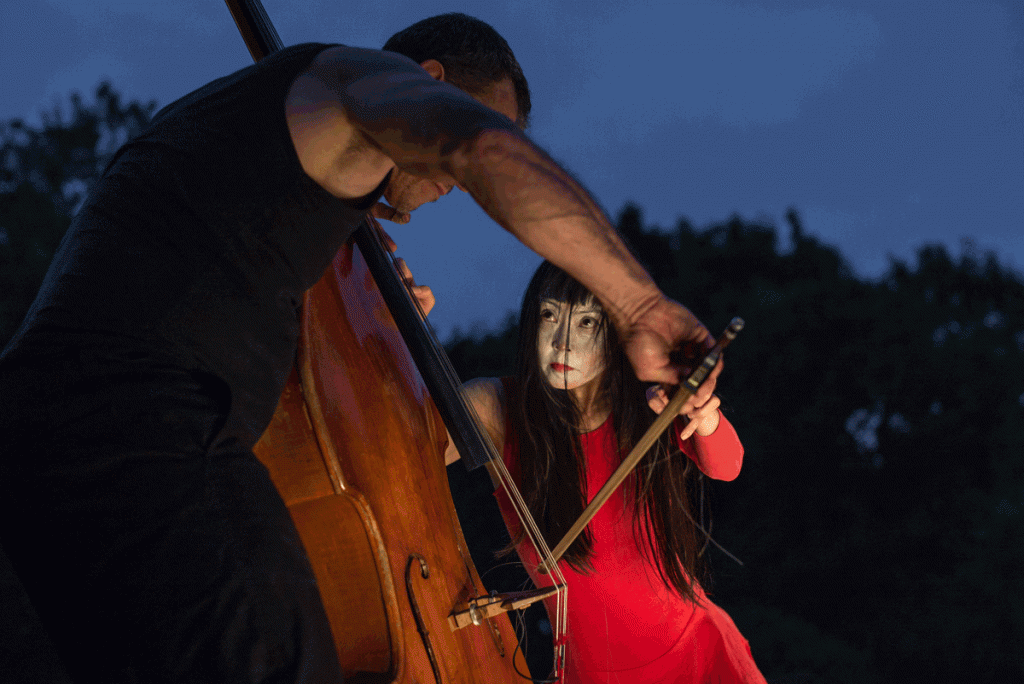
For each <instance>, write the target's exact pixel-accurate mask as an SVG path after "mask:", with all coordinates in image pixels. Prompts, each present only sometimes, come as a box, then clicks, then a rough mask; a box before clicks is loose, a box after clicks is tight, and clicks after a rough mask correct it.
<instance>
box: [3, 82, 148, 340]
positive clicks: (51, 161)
mask: <svg viewBox="0 0 1024 684" xmlns="http://www.w3.org/2000/svg"><path fill="white" fill-rule="evenodd" d="M70 109H71V111H70V115H68V116H66V115H65V112H64V111H62V109H61V108H60V107H56V108H54V110H53V111H52V112H51V113H49V114H46V115H44V116H43V117H42V127H40V128H35V127H32V126H29V125H27V124H26V123H25V122H23V121H21V120H20V119H14V120H12V121H5V122H0V348H2V346H3V345H4V344H5V343H6V342H7V340H8V339H9V338H10V336H11V335H12V334H13V333H14V330H15V328H16V327H17V326H18V324H19V323H20V322H21V319H22V318H24V316H25V313H26V312H27V311H28V307H29V305H31V303H32V300H33V299H34V298H35V295H36V292H37V291H38V290H39V286H40V284H42V282H43V276H44V275H45V274H46V269H47V267H48V266H49V265H50V260H51V259H52V258H53V254H54V252H55V251H56V250H57V246H58V245H59V244H60V240H61V238H62V237H63V236H64V232H65V231H66V230H67V229H68V226H69V225H70V224H71V217H72V216H73V215H74V213H75V211H77V210H78V208H79V207H80V206H81V205H82V202H83V201H84V200H85V197H86V195H87V194H88V192H89V189H90V188H91V187H92V185H93V183H95V182H96V179H97V178H99V175H100V173H101V172H102V170H103V167H104V166H105V165H106V163H107V161H108V160H109V159H110V157H111V155H113V153H114V152H116V151H117V149H118V148H119V147H120V146H121V145H123V144H124V143H125V142H126V141H128V140H129V139H130V138H132V137H134V136H135V135H138V134H139V133H140V132H141V131H142V130H143V129H144V128H145V127H146V126H147V125H148V124H149V120H150V117H151V115H152V113H153V111H154V110H155V109H156V103H155V102H150V103H148V104H146V105H141V104H139V103H138V102H134V101H132V102H129V103H128V104H123V103H122V102H121V97H120V95H118V93H117V92H116V91H115V90H114V89H113V88H112V87H111V86H110V84H109V83H102V84H100V86H99V87H98V88H97V89H96V101H95V103H93V104H91V105H89V104H85V103H83V102H82V98H81V96H80V95H78V94H77V93H76V94H74V95H72V96H71V108H70Z"/></svg>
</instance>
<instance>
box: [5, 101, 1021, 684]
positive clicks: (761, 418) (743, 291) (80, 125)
mask: <svg viewBox="0 0 1024 684" xmlns="http://www.w3.org/2000/svg"><path fill="white" fill-rule="evenodd" d="M153 110H154V105H153V104H149V105H147V106H142V105H139V104H137V103H129V104H127V105H124V104H122V103H121V101H120V98H119V97H118V96H117V94H116V93H115V92H114V91H113V90H112V89H111V88H110V87H109V86H108V85H104V86H101V88H100V89H99V90H98V91H97V94H96V102H95V104H92V105H86V104H83V103H82V101H81V99H80V98H78V97H74V98H72V101H71V113H70V115H69V116H67V117H63V116H62V114H61V113H60V112H54V114H53V115H51V116H48V117H46V119H45V120H44V122H43V125H42V127H41V128H32V127H30V126H27V125H25V124H24V123H22V122H20V121H9V122H5V123H0V342H2V341H5V340H6V339H7V338H8V337H9V336H10V335H11V333H12V332H13V331H14V329H15V327H16V326H17V324H18V323H19V322H20V320H21V318H22V317H23V316H24V313H25V311H26V310H27V308H28V306H29V304H30V302H31V300H32V298H33V296H34V295H35V292H36V290H37V288H38V286H39V283H40V282H41V281H42V278H43V275H44V273H45V270H46V267H47V265H48V263H49V261H50V259H51V258H52V255H53V253H54V250H55V249H56V248H57V245H58V244H59V242H60V239H61V236H62V235H63V233H64V231H65V230H66V228H67V226H68V224H69V222H70V217H71V216H72V215H73V213H74V211H75V210H76V209H77V208H78V207H79V206H80V204H81V202H82V200H83V198H84V196H85V193H86V192H87V191H88V189H89V188H90V187H91V185H92V183H93V182H94V180H95V179H96V177H97V175H98V173H99V171H100V170H101V169H102V168H103V166H104V164H105V163H106V160H107V159H108V158H109V155H110V154H111V153H112V152H113V151H114V150H115V149H116V148H117V147H118V146H119V145H120V144H122V143H123V142H124V141H125V140H127V139H128V138H129V137H130V136H131V135H134V134H135V133H137V132H138V131H139V130H141V129H142V128H143V127H144V126H145V125H146V123H147V121H148V120H149V116H150V114H151V113H152V111H153ZM788 223H789V240H788V243H789V244H788V246H787V248H786V249H783V248H782V247H780V244H779V243H780V240H779V235H778V234H777V230H776V228H775V227H773V226H769V225H762V224H758V223H752V222H748V221H744V220H742V219H741V218H739V217H733V218H731V219H729V220H728V221H726V222H724V223H722V224H719V225H713V226H710V227H708V228H705V229H701V230H698V229H695V228H694V227H693V226H691V225H690V224H688V223H687V222H685V221H681V222H680V223H679V224H678V225H677V226H676V227H675V229H674V230H673V231H662V230H658V229H654V228H650V227H645V226H644V224H643V217H642V213H641V211H640V209H639V208H637V207H634V206H628V207H626V208H625V209H624V210H623V212H622V213H621V214H620V218H619V227H620V230H621V232H622V233H623V235H624V236H625V237H626V239H627V240H628V241H629V243H630V245H631V247H632V248H633V249H634V250H635V251H636V252H637V254H638V255H639V257H640V259H641V261H643V262H644V263H645V264H646V265H647V266H648V267H649V268H650V269H651V271H652V273H654V274H655V275H656V276H657V278H658V280H659V282H660V284H661V285H662V287H663V288H664V289H665V291H666V292H667V293H668V294H669V295H670V296H672V297H674V298H675V299H677V300H679V301H681V302H684V303H685V304H686V305H687V306H689V307H690V308H691V309H693V311H694V312H695V313H696V314H697V315H698V316H699V317H700V318H701V319H702V320H704V321H705V322H706V323H708V324H709V325H710V326H711V328H712V332H715V333H718V332H720V329H721V328H722V327H723V326H724V325H725V324H726V322H727V321H728V320H729V319H730V318H731V317H732V316H736V315H739V316H742V317H743V318H744V319H746V321H747V327H746V329H745V330H744V332H743V333H742V334H741V336H740V338H739V339H738V340H737V341H736V343H735V344H734V345H733V346H732V347H730V349H729V352H728V354H727V359H726V370H725V373H724V374H723V375H722V378H721V380H720V383H719V394H720V395H721V396H722V398H723V403H724V406H725V410H726V411H727V413H728V416H729V418H730V420H731V421H732V422H733V423H734V424H735V425H736V428H737V430H738V432H739V434H740V436H741V438H742V439H743V442H744V444H745V446H746V458H745V464H744V470H743V473H742V474H741V476H740V478H739V479H738V480H737V481H735V482H732V483H715V484H714V485H713V486H712V487H711V495H712V510H713V513H714V528H713V534H714V536H715V538H716V539H717V540H718V541H719V542H720V543H721V544H723V545H724V546H725V547H726V548H727V549H729V550H730V551H731V552H732V553H734V554H735V555H737V556H738V557H739V558H741V559H742V560H743V561H744V563H745V565H744V566H743V567H740V566H737V565H736V564H734V563H732V561H730V560H729V559H727V558H726V557H725V556H724V555H723V554H720V553H719V552H717V551H715V550H712V551H711V554H712V556H711V560H712V564H713V567H714V577H715V582H714V584H713V586H712V587H710V589H711V591H712V594H713V596H714V599H715V600H716V601H717V602H718V603H719V604H720V605H722V606H723V607H724V608H726V609H727V610H728V611H729V612H730V614H731V615H732V616H733V617H734V619H735V620H736V622H737V624H738V625H739V627H740V629H741V630H742V631H743V633H744V634H745V635H746V636H747V638H748V639H749V640H750V643H751V646H752V648H753V652H754V655H755V658H756V660H757V662H758V664H759V665H760V667H761V668H762V670H763V671H764V673H765V674H766V676H768V678H769V681H772V682H801V683H810V682H851V683H853V682H856V683H857V684H861V683H868V684H870V683H871V682H879V683H881V682H890V681H900V682H917V681H920V682H929V683H932V682H960V681H964V680H967V681H971V682H975V683H977V684H981V683H985V682H993V683H994V682H1009V681H1024V656H1022V653H1024V649H1022V648H1021V647H1020V644H1022V643H1024V590H1022V589H1021V583H1020V581H1019V575H1020V568H1022V567H1024V514H1022V509H1024V283H1022V279H1021V277H1020V276H1019V275H1018V274H1016V273H1014V272H1012V271H1010V270H1008V269H1006V268H1004V267H1003V266H1001V265H1000V264H999V263H998V261H997V260H996V258H995V257H994V256H993V255H982V256H979V255H976V254H974V253H973V252H972V250H971V249H970V247H969V245H967V247H966V248H965V249H964V251H963V254H962V255H961V256H960V257H959V258H954V257H952V256H951V255H950V254H948V253H947V251H946V250H945V249H944V248H942V247H939V246H925V247H923V248H921V250H920V251H919V253H918V256H917V260H916V263H915V264H912V265H911V264H905V263H901V262H898V261H893V262H892V264H891V266H890V268H889V270H888V273H887V274H886V275H885V277H884V278H882V279H881V280H880V281H879V282H870V281H866V280H863V279H859V278H857V277H855V275H854V274H852V273H851V271H850V270H849V269H848V268H847V266H846V265H845V264H844V262H843V259H842V257H841V255H840V254H839V252H838V251H837V250H835V249H834V248H831V247H829V246H827V245H824V244H822V243H820V242H819V241H818V240H816V239H815V238H813V237H811V236H810V235H808V234H807V232H805V231H804V229H803V227H802V226H801V224H800V219H799V216H798V215H797V213H796V212H795V211H791V212H790V213H789V216H788ZM894 228H898V227H894ZM515 339H516V330H515V324H514V322H513V319H511V318H510V319H509V320H508V321H507V323H506V324H505V325H504V326H503V327H502V328H501V329H500V330H498V331H495V332H493V333H491V334H488V335H484V336H480V335H475V336H473V335H470V336H462V335H460V336H458V337H457V338H455V339H453V340H451V341H450V342H449V344H448V345H447V346H448V349H449V353H450V356H451V357H452V360H453V362H454V364H455V366H456V368H457V370H458V371H459V373H460V375H461V376H462V377H463V378H464V379H468V378H472V377H478V376H500V375H506V374H509V373H510V372H511V369H512V364H513V362H514V358H515V352H514V349H515ZM459 468H461V466H459V465H455V466H453V467H452V471H457V470H458V469H459ZM451 480H452V482H453V488H454V490H455V492H456V495H457V505H458V507H459V510H460V514H461V515H462V516H463V519H464V520H465V521H467V525H466V533H467V537H468V538H469V539H470V544H471V546H473V547H474V548H473V553H474V557H475V559H476V560H477V562H478V565H479V566H480V567H481V572H482V573H485V581H486V582H487V584H488V586H489V588H497V589H515V588H518V586H519V584H520V583H521V582H523V581H524V580H525V573H521V571H520V574H518V575H516V574H515V573H516V570H515V569H514V568H513V569H509V568H502V569H499V570H493V571H488V567H489V566H491V565H493V560H492V558H491V554H490V551H489V549H496V548H500V547H501V546H503V545H504V544H506V543H507V536H506V535H505V533H504V529H503V526H502V524H501V521H500V517H498V516H497V512H496V508H495V505H494V502H493V497H492V496H491V494H490V487H489V482H488V480H487V476H486V474H485V473H484V471H483V469H480V470H478V471H474V472H473V473H469V474H465V473H464V472H451ZM487 515H490V516H491V517H490V518H489V519H488V518H485V517H483V516H487ZM712 548H713V547H712ZM0 560H3V558H2V556H0ZM502 573H505V574H502ZM0 601H2V605H3V607H5V608H8V609H9V610H3V611H0V613H3V614H4V615H6V616H8V617H9V619H8V620H6V621H0V627H2V628H3V629H4V630H5V631H4V633H3V634H0V637H2V638H0V642H2V643H3V644H5V646H4V648H3V649H0V651H3V652H2V653H0V658H2V659H3V660H4V662H0V669H3V670H4V671H6V672H15V671H17V672H22V673H23V674H24V677H27V678H26V679H23V681H31V680H32V678H33V677H35V678H37V679H39V680H43V679H45V680H48V681H49V680H59V679H60V676H59V674H58V673H57V672H58V670H59V666H57V665H55V664H54V663H53V662H52V661H50V660H48V659H47V656H46V654H45V648H43V646H44V645H45V638H43V637H40V636H39V634H38V632H37V631H35V630H37V629H38V628H37V626H35V625H34V623H32V622H31V615H30V610H29V609H28V604H27V601H26V599H25V598H24V596H23V594H19V593H18V592H17V586H16V581H15V580H14V579H13V576H12V575H11V574H10V573H9V571H5V570H4V567H3V564H0ZM22 615H24V616H26V617H25V618H24V620H22V621H20V622H19V620H18V619H12V618H10V616H22ZM541 618H542V613H540V612H539V611H536V610H535V611H534V614H533V615H532V616H528V618H527V622H528V623H529V624H530V626H531V628H534V627H536V625H537V623H538V622H539V621H540V620H541ZM529 646H530V654H531V666H532V669H533V671H534V672H535V673H537V674H543V673H545V672H546V671H547V667H548V665H546V664H545V660H544V658H545V654H544V648H543V643H542V635H541V634H540V633H539V632H537V631H536V630H534V631H533V632H532V636H531V637H530V641H529ZM12 660H13V661H17V668H16V669H12V668H7V667H4V666H5V665H6V663H8V662H11V661H12ZM26 663H32V664H33V667H34V668H35V669H34V670H33V669H25V667H26V665H25V664H26ZM33 673H34V674H33Z"/></svg>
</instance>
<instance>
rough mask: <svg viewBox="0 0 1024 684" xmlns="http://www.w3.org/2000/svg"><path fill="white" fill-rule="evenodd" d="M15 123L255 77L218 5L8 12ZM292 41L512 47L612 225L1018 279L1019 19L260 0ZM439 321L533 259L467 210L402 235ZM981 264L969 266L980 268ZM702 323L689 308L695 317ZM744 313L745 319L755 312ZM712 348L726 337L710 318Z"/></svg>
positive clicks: (987, 6) (898, 7)
mask: <svg viewBox="0 0 1024 684" xmlns="http://www.w3.org/2000/svg"><path fill="white" fill-rule="evenodd" d="M0 6H2V16H3V23H2V27H0V61H2V63H3V66H4V68H3V97H2V98H0V118H2V119H11V118H14V117H22V118H25V119H27V120H29V121H30V122H38V120H39V114H40V112H41V111H49V110H52V108H53V107H54V106H55V105H57V104H58V103H62V102H63V103H66V102H67V95H68V94H69V93H70V92H72V91H75V90H77V91H79V92H81V93H83V95H85V96H86V100H87V101H91V100H92V95H93V93H94V91H95V87H96V85H97V84H98V83H99V82H100V81H101V80H103V79H109V80H110V81H111V83H112V84H113V85H114V87H115V88H116V89H117V90H118V91H119V92H120V93H121V94H122V95H123V96H124V97H125V98H127V99H138V100H142V101H148V100H151V99H155V100H156V101H157V103H158V104H159V105H160V106H163V105H165V104H167V103H169V102H171V101H172V100H174V99H176V98H178V97H180V96H181V95H184V94H185V93H187V92H188V91H190V90H193V89H194V88H197V87H199V86H201V85H203V84H204V83H206V82H207V81H210V80H212V79H214V78H217V77H219V76H222V75H224V74H226V73H229V72H231V71H234V70H235V69H238V68H241V67H244V66H246V65H247V64H249V63H250V58H249V55H248V52H247V51H246V49H245V47H244V45H243V43H242V41H241V39H240V38H239V37H238V34H237V32H236V29H235V26H234V23H233V21H232V19H231V17H230V15H229V13H228V11H227V9H226V7H225V5H224V4H223V3H222V2H219V1H218V0H160V1H159V2H155V1H153V2H145V1H143V2H140V1H138V0H29V1H26V0H0ZM265 6H266V9H267V13H268V14H269V16H270V18H271V20H272V21H273V22H274V23H275V25H276V27H277V29H278V32H279V33H280V35H281V38H282V39H283V41H284V42H285V44H292V43H298V42H304V41H323V42H339V43H345V44H349V45H358V46H364V47H379V46H380V45H381V44H382V43H383V42H384V41H385V40H386V39H387V37H388V36H390V35H391V34H392V33H394V32H395V31H397V30H399V29H401V28H404V27H405V26H407V25H409V24H411V23H413V22H415V21H417V20H419V19H422V18H424V17H426V16H430V15H433V14H438V13H441V12H448V11H461V12H465V13H467V14H471V15H474V16H477V17H479V18H481V19H483V20H485V21H487V22H489V23H490V24H492V25H493V26H494V27H495V28H497V29H498V31H500V32H501V33H502V34H503V35H504V36H505V37H506V39H507V40H508V41H509V43H510V45H511V46H512V49H513V50H514V51H515V53H516V55H517V57H518V58H519V60H520V62H521V64H522V65H523V70H524V71H525V73H526V76H527V78H528V79H529V81H530V85H531V89H532V93H533V102H534V113H533V116H532V126H531V128H530V130H529V134H530V135H531V137H533V139H534V140H536V141H537V142H538V143H539V144H540V145H541V146H542V147H544V148H545V149H546V150H547V151H548V152H549V153H550V154H551V155H552V156H553V157H554V158H555V159H557V160H558V161H560V162H561V163H562V164H563V165H565V166H566V167H567V168H568V169H569V170H570V171H572V172H573V173H574V174H575V175H576V176H577V177H578V178H579V179H580V180H581V182H583V184H584V185H586V186H587V187H588V188H589V189H590V190H591V191H592V192H593V194H594V195H595V196H596V198H597V199H598V201H599V202H600V203H601V204H602V206H603V207H604V208H605V209H606V210H607V211H608V212H609V214H610V215H611V216H612V217H613V219H614V218H615V217H616V216H617V215H618V213H619V212H620V211H621V209H622V207H623V206H624V204H625V203H626V202H634V203H636V204H637V205H639V206H640V207H641V208H642V210H643V212H644V218H645V221H646V222H647V223H648V224H653V225H657V226H660V227H662V228H664V229H672V228H674V227H675V225H676V223H677V221H678V220H679V219H680V218H686V219H688V220H689V221H690V222H691V223H693V224H694V225H696V226H697V227H705V226H707V225H709V224H711V223H714V222H720V221H724V220H726V219H728V218H729V217H730V216H731V215H733V214H738V215H740V216H741V217H743V218H744V219H756V220H759V221H763V222H765V223H769V224H774V225H776V226H777V227H778V228H779V229H780V230H779V232H780V235H781V236H782V245H783V246H784V247H785V245H786V237H785V236H786V235H787V233H788V228H787V227H786V225H785V221H784V215H785V213H786V210H787V209H788V208H790V207H793V208H795V209H796V210H797V211H798V212H799V213H800V214H801V216H802V218H803V221H804V225H805V228H806V229H807V231H808V232H809V233H811V234H813V235H815V236H817V237H818V238H820V239H821V240H822V241H824V242H825V243H828V244H830V245H833V246H835V247H837V248H838V249H839V250H840V251H841V253H842V254H843V255H844V256H845V257H847V258H848V260H849V262H850V265H851V266H852V267H853V269H854V271H855V272H856V273H857V274H859V275H861V276H864V277H871V278H875V277H878V276H880V275H881V274H882V273H884V272H885V270H886V268H887V266H888V264H889V262H890V258H892V257H895V258H898V259H901V260H905V261H909V262H911V263H913V261H914V255H915V253H916V250H917V249H918V248H919V247H920V246H922V245H924V244H926V243H935V242H939V243H943V244H945V245H946V246H947V247H948V248H949V250H950V251H951V252H952V253H953V254H954V255H960V254H961V253H962V252H963V250H964V249H965V248H967V249H974V250H975V251H976V252H977V253H978V254H979V255H982V254H984V252H987V251H994V252H995V253H996V254H997V255H998V257H999V259H1000V261H1001V262H1002V263H1003V264H1005V265H1008V266H1010V267H1012V268H1015V269H1016V270H1017V271H1018V272H1021V271H1022V270H1024V10H1022V7H1021V5H1020V4H1019V2H1016V1H1012V0H996V1H984V0H979V1H968V0H960V1H955V0H921V1H918V0H834V1H833V2H822V1H819V0H770V1H769V0H763V1H761V2H747V1H731V2H727V1H723V0H697V1H693V2H687V1H685V0H651V1H648V2H623V1H622V0H516V1H515V2H499V1H497V0H489V1H488V2H482V1H479V0H477V1H464V2H450V1H447V0H445V1H439V2H433V3H431V2H424V0H416V1H407V0H395V1H393V2H380V1H379V0H374V1H373V2H370V1H366V0H351V1H348V2H337V1H336V2H322V1H321V0H287V1H285V0H265ZM388 227H389V229H390V232H391V234H392V236H393V237H394V238H395V239H396V241H397V242H398V243H399V250H400V254H401V255H402V256H404V257H406V260H407V261H408V262H409V264H410V266H411V267H412V269H413V272H414V273H415V274H416V277H417V279H418V280H419V281H420V282H422V283H425V284H429V285H431V286H432V287H433V288H434V291H435V292H436V294H437V297H438V304H437V308H436V309H435V312H434V313H433V314H431V319H432V321H433V323H434V326H435V328H436V329H437V330H438V333H439V334H440V336H441V338H442V339H447V338H448V336H449V335H450V334H451V332H452V331H453V329H454V328H456V327H460V328H461V329H462V330H471V329H474V328H475V329H477V330H480V329H483V328H494V327H496V326H498V325H499V324H500V323H501V322H502V320H503V319H504V317H505V316H506V315H507V313H508V312H509V311H510V310H512V309H515V308H517V307H518V302H519V298H520V296H521V293H522V291H523V289H524V287H525V285H526V282H527V280H528V279H529V276H530V274H531V273H532V271H533V269H534V268H535V267H536V265H537V264H538V263H539V258H538V257H537V256H536V255H534V254H533V253H532V252H530V251H529V250H527V249H526V248H525V247H523V246H521V245H519V243H517V242H516V241H515V240H514V239H513V238H511V237H510V236H509V235H507V234H505V233H504V232H503V231H502V230H501V229H500V228H498V227H497V226H496V225H495V224H494V223H493V222H491V221H490V220H489V219H488V218H487V217H486V216H485V215H484V214H483V213H482V212H481V211H480V210H479V209H478V208H477V207H476V206H475V204H474V203H473V202H472V200H471V199H470V198H469V197H468V196H466V195H464V194H462V193H458V192H455V193H452V195H450V196H449V197H446V198H443V199H442V200H440V201H439V202H437V203H436V204H432V205H428V206H426V207H424V208H422V209H421V210H419V211H418V212H416V214H414V216H413V221H412V222H411V223H410V224H409V225H407V226H401V227H395V226H390V225H389V226H388ZM965 245H973V247H965ZM683 303H684V304H685V303H686V302H685V301H684V302H683ZM737 313H738V314H740V315H742V312H737ZM708 323H709V324H711V325H712V327H714V326H715V325H718V323H719V322H715V321H708Z"/></svg>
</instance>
